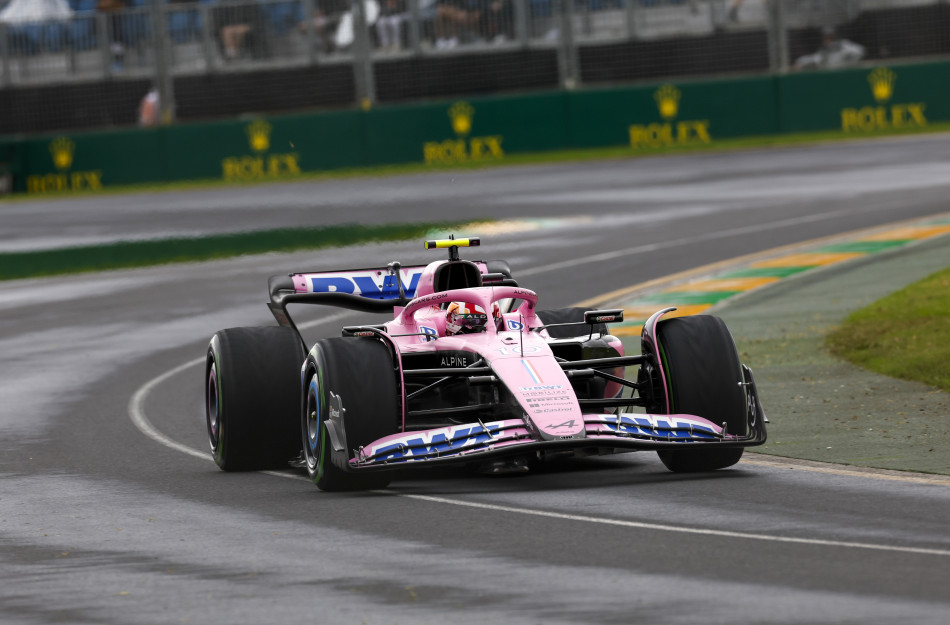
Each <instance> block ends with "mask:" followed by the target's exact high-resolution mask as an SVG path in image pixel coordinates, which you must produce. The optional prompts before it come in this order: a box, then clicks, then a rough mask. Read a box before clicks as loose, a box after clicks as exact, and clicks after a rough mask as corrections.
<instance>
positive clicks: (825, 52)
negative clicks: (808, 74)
mask: <svg viewBox="0 0 950 625" xmlns="http://www.w3.org/2000/svg"><path fill="white" fill-rule="evenodd" d="M863 58H864V46H862V45H861V44H857V43H854V42H853V41H848V40H847V39H838V37H837V35H836V34H835V30H834V28H831V27H830V26H828V27H825V28H824V29H823V30H822V42H821V47H820V48H819V49H818V51H817V52H815V53H813V54H806V55H805V56H802V57H799V58H798V59H796V60H795V68H796V69H821V68H823V69H833V68H836V67H845V66H848V65H854V64H855V63H857V62H858V61H860V60H861V59H863Z"/></svg>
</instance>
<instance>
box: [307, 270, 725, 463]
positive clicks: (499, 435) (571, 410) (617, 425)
mask: <svg viewBox="0 0 950 625" xmlns="http://www.w3.org/2000/svg"><path fill="white" fill-rule="evenodd" d="M445 262H446V261H436V262H433V263H430V264H429V265H427V266H425V267H421V266H412V267H403V268H401V269H400V280H401V283H402V285H403V288H404V290H405V292H406V295H407V297H412V298H413V299H411V300H410V301H409V303H408V304H407V305H406V306H405V307H399V306H395V307H394V315H395V319H394V320H393V321H390V322H388V323H386V324H385V332H383V333H382V336H381V338H383V339H384V340H385V341H386V342H388V343H390V344H392V345H394V346H395V347H396V350H395V351H396V358H397V362H396V365H397V367H398V369H399V371H400V375H402V370H403V368H402V364H401V359H402V358H401V357H402V355H406V354H412V353H425V352H438V351H449V350H451V351H467V352H473V353H476V354H478V355H479V356H481V357H482V358H483V359H484V361H485V366H487V367H490V369H491V370H492V373H493V374H494V375H495V376H496V377H497V378H498V379H499V380H500V381H501V382H502V383H503V384H504V385H505V387H507V389H508V390H509V391H510V392H511V394H512V395H513V396H514V398H515V399H516V400H517V402H518V404H519V406H520V408H521V409H522V410H523V411H524V418H523V419H507V420H504V421H493V422H489V423H482V422H477V423H468V424H463V425H457V426H446V427H441V428H436V429H431V430H425V431H412V432H406V431H405V413H406V404H405V396H403V406H402V412H403V431H402V432H400V433H397V434H392V435H390V436H386V437H384V438H381V439H379V440H377V441H374V442H372V443H370V444H369V445H366V446H364V447H363V448H362V449H361V450H359V453H358V454H357V457H355V458H353V459H351V460H350V465H351V466H353V467H354V468H358V467H361V466H363V465H368V464H380V463H383V464H384V463H386V462H388V461H412V460H418V459H421V457H417V456H416V452H415V451H411V450H419V449H424V450H425V452H424V453H423V452H420V454H419V456H426V457H431V455H432V454H433V453H435V454H436V455H439V456H441V455H443V454H444V455H446V456H449V455H451V456H466V455H469V454H478V453H482V452H486V451H497V450H499V449H502V448H505V447H512V446H516V445H525V444H530V443H538V442H553V441H565V442H567V441H571V440H578V441H583V440H592V441H593V440H596V441H604V440H610V439H613V440H617V439H618V438H620V437H646V438H652V439H653V440H657V439H659V440H669V441H670V442H675V441H677V439H680V440H683V439H689V440H694V441H695V440H707V439H708V440H721V439H722V438H723V437H724V434H723V429H722V427H721V426H718V425H715V424H714V423H711V422H709V421H707V420H705V419H703V418H701V417H698V416H695V415H669V414H664V415H646V414H633V413H621V414H614V413H610V412H607V411H606V410H601V411H600V412H590V413H585V412H583V411H582V410H581V407H580V404H579V403H578V401H577V397H576V395H575V393H574V390H573V387H572V385H571V382H570V380H569V379H568V377H567V375H566V374H565V372H564V370H563V369H562V368H561V365H560V364H559V363H558V361H557V360H556V359H555V358H554V354H553V352H552V351H551V347H550V345H549V341H551V340H552V339H551V338H550V336H549V335H548V333H547V331H545V330H540V331H531V329H532V328H539V327H542V326H543V325H544V324H543V323H542V322H541V320H540V319H539V318H538V317H537V315H536V314H535V308H536V306H537V302H538V296H537V294H536V293H535V292H534V291H531V290H529V289H525V288H521V287H513V286H481V287H473V288H466V289H456V290H451V291H440V292H434V291H433V279H434V276H435V274H436V270H437V269H438V267H439V266H441V265H442V264H444V263H445ZM475 264H476V265H477V266H478V268H479V270H480V271H481V272H482V273H485V271H486V266H485V264H484V263H475ZM387 275H388V271H387V270H386V269H365V270H351V271H346V272H335V273H319V274H294V275H293V276H292V278H293V281H294V286H295V290H296V291H297V292H298V293H306V292H314V284H316V282H315V281H314V279H315V278H316V279H318V280H319V281H320V288H321V290H328V291H331V292H332V291H335V290H338V288H337V286H335V284H336V283H338V284H339V285H341V286H340V288H346V289H350V290H347V291H346V292H349V293H353V294H356V295H361V296H363V297H371V298H374V299H377V298H378V299H390V298H393V299H394V298H395V297H394V296H395V293H392V291H391V290H392V288H393V284H392V283H391V282H390V283H389V286H388V287H386V286H385V285H386V280H387V278H386V276H387ZM386 288H389V289H390V291H389V292H388V293H389V294H388V295H387V292H386V290H385V289H386ZM511 300H514V303H515V306H514V308H513V309H512V310H511V311H510V312H505V313H503V314H501V316H500V318H499V319H497V323H495V322H493V321H494V320H493V319H491V317H492V312H491V311H492V310H493V304H495V303H499V305H500V309H501V310H508V308H509V306H508V305H507V304H508V302H510V301H511ZM450 302H467V303H470V304H475V305H477V306H480V307H481V308H482V310H484V311H486V313H488V314H489V317H490V320H489V323H488V325H487V327H486V330H485V331H483V332H477V333H472V334H458V335H454V336H447V335H446V328H445V321H446V310H445V309H446V307H447V305H448V304H449V303H450ZM605 339H606V341H607V342H608V345H610V346H611V347H613V348H614V349H615V350H616V351H617V352H618V354H620V355H621V356H622V355H623V353H624V349H623V345H622V343H621V342H620V340H619V339H617V338H616V337H612V336H607V337H605ZM616 375H618V376H621V375H622V368H620V369H618V370H617V371H616ZM400 382H401V383H402V382H403V380H400ZM664 384H665V380H664ZM403 387H404V384H403ZM620 390H621V385H620V384H618V383H616V382H612V381H611V382H609V383H608V384H607V385H606V389H605V396H607V397H614V396H618V395H619V393H620ZM668 409H669V406H668V405H667V410H668ZM658 432H659V434H658ZM663 432H666V434H663ZM725 438H726V439H728V438H731V437H730V436H728V435H725Z"/></svg>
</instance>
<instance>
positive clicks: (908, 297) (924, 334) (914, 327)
mask: <svg viewBox="0 0 950 625" xmlns="http://www.w3.org/2000/svg"><path fill="white" fill-rule="evenodd" d="M826 344H827V346H828V348H829V349H830V350H831V352H832V353H833V354H835V355H836V356H838V357H840V358H844V359H845V360H848V361H850V362H852V363H854V364H856V365H858V366H860V367H864V368H865V369H869V370H871V371H875V372H877V373H882V374H884V375H888V376H891V377H895V378H901V379H904V380H916V381H918V382H923V383H924V384H928V385H930V386H934V387H937V388H940V389H943V390H945V391H950V268H948V269H944V270H942V271H938V272H937V273H935V274H933V275H931V276H929V277H927V278H925V279H923V280H921V281H920V282H916V283H914V284H912V285H910V286H908V287H906V288H904V289H901V290H900V291H897V292H896V293H893V294H891V295H889V296H887V297H885V298H883V299H881V300H878V301H877V302H875V303H873V304H871V305H870V306H868V307H866V308H863V309H861V310H859V311H857V312H855V313H853V314H851V315H850V316H849V317H848V318H847V319H846V320H845V322H844V323H843V324H842V325H841V326H840V327H838V328H837V329H835V330H834V331H833V332H832V333H830V334H829V335H828V337H827V339H826Z"/></svg>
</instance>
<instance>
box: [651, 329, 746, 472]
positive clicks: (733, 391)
mask: <svg viewBox="0 0 950 625" xmlns="http://www.w3.org/2000/svg"><path fill="white" fill-rule="evenodd" d="M657 339H658V342H659V344H660V353H661V355H662V359H663V362H662V363H660V365H661V366H662V367H663V370H664V372H665V373H666V382H667V392H668V393H669V397H670V410H669V412H670V414H677V413H681V414H692V415H696V416H699V417H702V418H704V419H706V420H708V421H712V422H713V423H715V424H717V425H721V424H722V423H726V429H727V431H728V433H729V434H734V435H740V436H745V435H747V434H748V431H749V422H748V416H747V414H746V412H747V405H748V404H747V401H746V395H745V390H744V389H745V387H744V386H743V382H744V378H743V375H742V366H741V364H740V362H739V354H738V352H737V351H736V344H735V342H734V341H733V339H732V334H730V333H729V329H728V328H727V327H726V324H725V322H724V321H723V320H722V319H720V318H719V317H714V316H711V315H696V316H692V317H679V318H675V319H666V320H663V321H660V323H659V325H658V326H657ZM743 451H744V449H743V448H742V447H726V448H723V449H717V448H716V447H702V448H699V449H674V450H664V451H659V452H657V453H658V454H659V456H660V460H661V461H662V462H663V464H664V465H666V467H667V468H668V469H669V470H671V471H675V472H677V473H692V472H700V471H715V470H717V469H724V468H726V467H730V466H732V465H734V464H736V463H737V462H739V459H740V458H742V452H743Z"/></svg>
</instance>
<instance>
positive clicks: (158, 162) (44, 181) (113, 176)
mask: <svg viewBox="0 0 950 625" xmlns="http://www.w3.org/2000/svg"><path fill="white" fill-rule="evenodd" d="M20 150H22V155H21V161H20V162H21V166H22V168H23V170H24V172H23V175H21V176H19V177H18V179H17V182H16V187H15V190H17V191H26V192H27V193H31V194H45V193H61V192H64V191H98V190H101V189H103V188H105V187H107V186H110V185H117V184H135V183H139V182H150V181H154V180H163V179H164V174H163V170H162V168H163V166H164V165H163V163H164V151H163V150H162V149H161V141H160V137H159V136H158V135H156V134H154V133H140V132H137V131H134V130H127V131H118V132H111V133H107V134H106V133H83V134H65V133H64V134H58V135H52V136H47V137H41V138H37V139H29V140H26V141H24V142H23V143H22V144H21V145H20Z"/></svg>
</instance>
